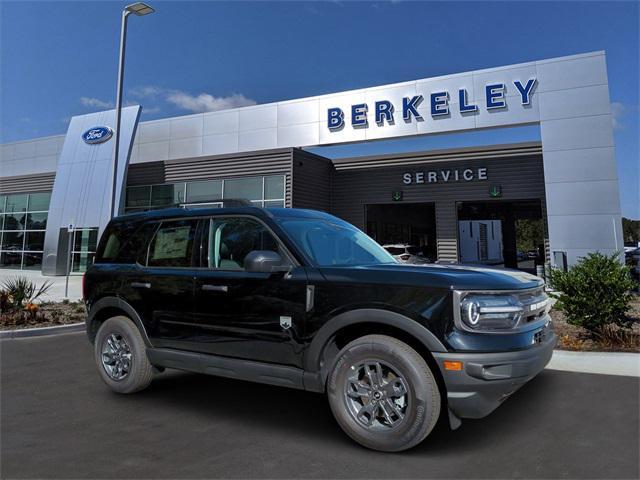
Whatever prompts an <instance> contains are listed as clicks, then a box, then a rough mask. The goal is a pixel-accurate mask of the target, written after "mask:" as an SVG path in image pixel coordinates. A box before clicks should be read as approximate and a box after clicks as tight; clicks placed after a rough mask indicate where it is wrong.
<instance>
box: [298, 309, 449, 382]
mask: <svg viewBox="0 0 640 480" xmlns="http://www.w3.org/2000/svg"><path fill="white" fill-rule="evenodd" d="M358 323H362V324H364V323H369V324H371V323H378V324H381V325H386V326H390V327H394V328H397V329H399V330H402V331H403V332H405V333H406V334H408V335H411V336H412V337H414V338H415V339H416V340H418V341H420V342H421V343H422V344H423V345H424V346H425V347H426V348H427V349H428V350H429V351H430V352H447V348H446V347H445V346H444V345H443V344H442V342H441V341H440V340H438V338H437V337H436V336H435V335H434V334H433V333H432V332H431V331H429V330H428V329H427V328H426V327H425V326H423V325H420V324H419V323H418V322H416V321H415V320H412V319H411V318H409V317H406V316H405V315H401V314H399V313H396V312H392V311H389V310H381V309H375V308H364V309H358V310H350V311H348V312H344V313H341V314H339V315H336V316H335V317H333V318H332V319H331V320H329V321H328V322H327V323H325V324H324V325H323V326H322V327H321V328H320V329H319V330H318V332H317V333H316V334H315V335H314V338H313V340H312V341H311V345H309V348H308V349H307V351H306V352H305V356H304V361H303V363H304V370H305V371H306V372H317V373H319V372H320V370H321V367H320V362H321V360H322V355H323V352H324V350H325V347H326V346H327V345H328V344H329V342H330V341H331V339H332V338H333V337H335V335H336V334H337V333H338V332H339V331H340V330H342V329H344V328H346V327H349V326H352V325H356V324H358Z"/></svg>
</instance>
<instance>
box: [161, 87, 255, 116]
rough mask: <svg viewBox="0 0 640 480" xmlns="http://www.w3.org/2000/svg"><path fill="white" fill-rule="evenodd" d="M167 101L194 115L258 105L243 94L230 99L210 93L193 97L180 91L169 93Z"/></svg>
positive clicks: (234, 95)
mask: <svg viewBox="0 0 640 480" xmlns="http://www.w3.org/2000/svg"><path fill="white" fill-rule="evenodd" d="M166 100H167V102H170V103H173V104H174V105H176V106H177V107H179V108H182V109H183V110H189V111H191V112H194V113H202V112H215V111H217V110H227V109H229V108H237V107H246V106H249V105H255V104H256V101H255V100H252V99H250V98H247V97H245V96H244V95H243V94H241V93H234V94H232V95H229V96H228V97H214V96H213V95H211V94H209V93H201V94H199V95H191V94H189V93H186V92H183V91H180V90H174V91H171V92H169V93H168V95H167V97H166Z"/></svg>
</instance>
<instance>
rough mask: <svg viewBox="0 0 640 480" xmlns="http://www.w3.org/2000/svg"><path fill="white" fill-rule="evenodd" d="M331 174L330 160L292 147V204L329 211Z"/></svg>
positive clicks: (296, 206) (331, 187) (330, 204)
mask: <svg viewBox="0 0 640 480" xmlns="http://www.w3.org/2000/svg"><path fill="white" fill-rule="evenodd" d="M333 175H334V168H333V163H332V162H331V160H329V159H328V158H325V157H321V156H319V155H314V154H313V153H310V152H305V151H304V150H300V149H297V148H296V149H294V150H293V195H292V206H293V207H294V208H309V209H312V210H323V211H325V212H331V211H332V196H333V195H332V189H333Z"/></svg>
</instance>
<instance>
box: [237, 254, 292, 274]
mask: <svg viewBox="0 0 640 480" xmlns="http://www.w3.org/2000/svg"><path fill="white" fill-rule="evenodd" d="M244 269H245V270H246V271H247V272H259V273H275V272H288V271H289V266H287V265H285V264H284V263H283V261H282V257H281V256H280V255H278V254H277V253H276V252H273V251H271V250H254V251H252V252H249V253H248V254H247V256H246V257H244Z"/></svg>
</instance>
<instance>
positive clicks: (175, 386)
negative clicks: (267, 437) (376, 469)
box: [139, 371, 564, 454]
mask: <svg viewBox="0 0 640 480" xmlns="http://www.w3.org/2000/svg"><path fill="white" fill-rule="evenodd" d="M563 373H564V372H549V371H544V372H542V373H541V374H540V375H539V376H538V377H536V378H534V379H533V380H531V381H530V382H529V383H528V384H526V385H525V386H523V387H522V388H521V389H520V390H518V391H517V392H516V393H514V394H513V395H512V396H511V397H510V398H508V399H507V400H506V401H505V402H504V403H503V404H502V405H501V406H500V407H498V409H496V410H495V411H494V412H493V413H492V414H491V415H489V416H488V417H486V418H483V419H480V420H464V421H463V423H462V426H461V427H460V428H459V429H458V430H455V431H453V430H451V429H450V428H449V422H448V418H447V413H446V411H445V412H443V414H442V415H441V416H440V419H439V421H438V424H437V425H436V427H435V428H434V431H433V432H432V433H431V435H430V436H429V437H427V439H426V440H425V441H424V442H423V443H422V444H421V445H419V446H418V447H416V448H414V449H413V450H410V451H409V452H407V453H409V454H412V453H420V452H422V453H424V452H425V451H429V452H432V453H445V452H446V451H449V450H451V451H459V450H460V449H461V448H462V449H464V448H465V447H470V448H472V447H473V446H474V445H477V444H478V442H487V441H490V440H491V437H494V436H495V437H496V438H500V437H505V436H511V435H517V434H518V432H522V430H523V429H527V428H529V429H531V428H535V427H536V425H539V424H540V422H541V421H544V420H543V419H544V416H545V409H546V408H547V407H546V405H548V404H549V395H551V394H550V392H551V391H553V390H552V389H551V388H550V384H551V383H554V384H555V383H557V380H554V379H553V378H552V377H553V376H555V375H562V374H563ZM139 395H140V398H141V400H142V398H146V399H148V398H153V402H154V404H158V403H161V404H163V406H170V407H173V406H179V408H180V409H190V410H192V411H195V412H197V413H198V414H199V415H203V416H205V417H209V418H211V419H212V420H214V419H215V420H224V421H226V422H237V423H238V425H239V426H241V425H242V426H246V425H247V424H250V425H252V427H255V429H256V430H259V429H261V428H264V429H266V430H267V431H270V430H271V429H278V430H280V431H284V432H286V433H291V434H295V435H297V436H305V435H309V436H311V437H313V439H314V440H316V441H317V440H323V441H331V442H341V443H343V444H344V445H345V446H351V447H353V448H363V447H359V446H358V445H357V444H355V443H354V442H352V441H351V440H350V439H349V438H348V437H347V436H346V435H345V434H344V433H343V432H342V431H341V429H340V427H339V425H338V424H337V423H336V421H335V420H334V418H333V415H332V413H331V409H330V407H329V404H328V402H327V399H326V397H325V396H324V395H323V394H317V393H311V392H305V391H301V390H293V389H289V388H282V387H276V386H271V385H265V384H258V383H252V382H245V381H240V380H233V379H228V378H222V377H212V376H206V375H198V374H192V373H185V372H178V371H167V372H165V373H163V374H162V375H159V376H158V377H157V378H156V379H155V380H154V382H153V384H152V387H151V388H150V389H149V390H147V391H146V392H143V393H142V394H139ZM145 401H146V400H145ZM523 412H526V413H527V414H526V415H523ZM529 422H531V425H528V423H529Z"/></svg>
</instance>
